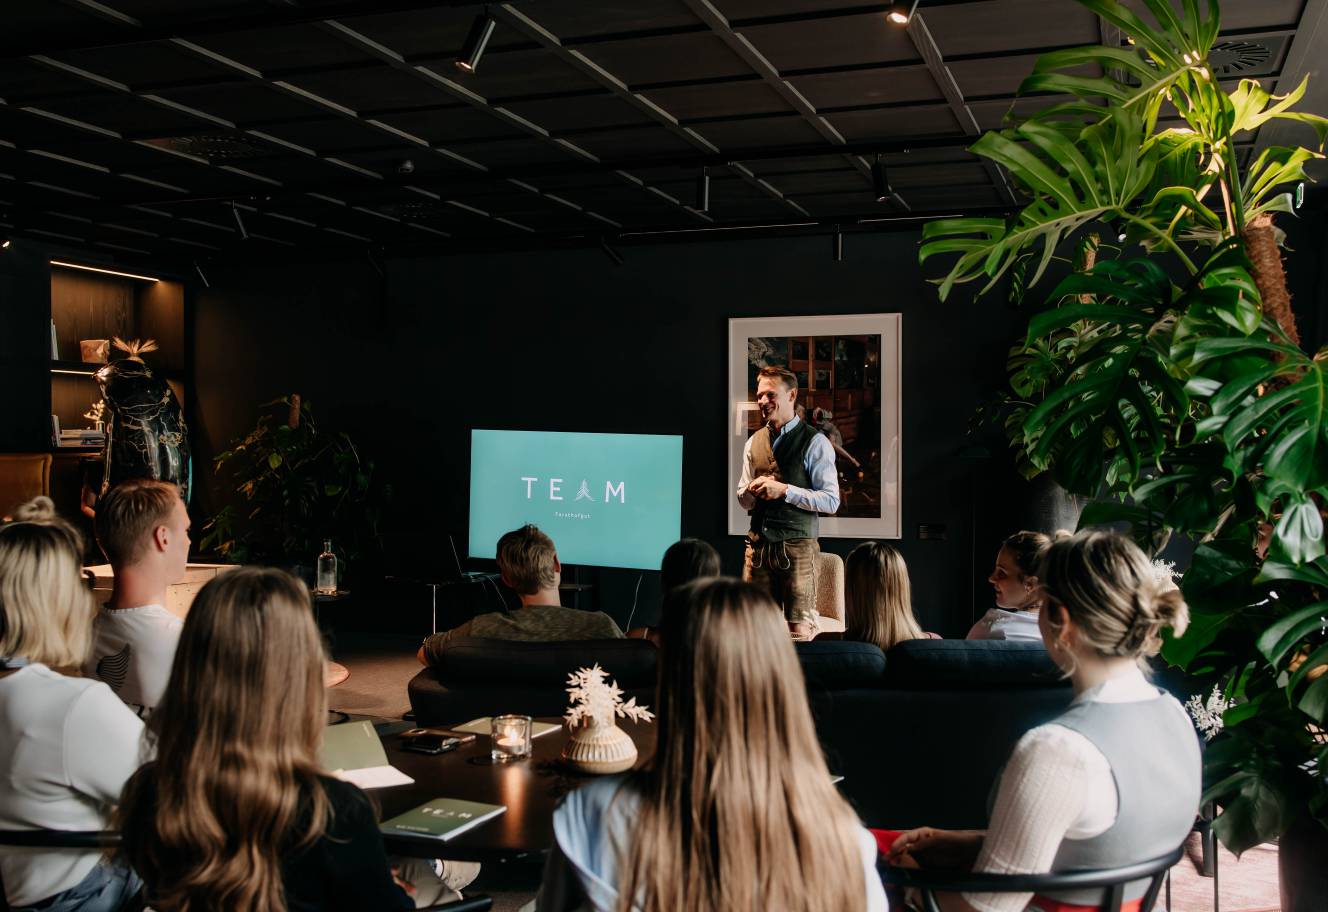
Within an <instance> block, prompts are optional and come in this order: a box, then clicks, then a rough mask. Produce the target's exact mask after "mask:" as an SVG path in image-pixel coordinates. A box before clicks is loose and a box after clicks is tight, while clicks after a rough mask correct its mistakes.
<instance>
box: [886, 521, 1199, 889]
mask: <svg viewBox="0 0 1328 912" xmlns="http://www.w3.org/2000/svg"><path fill="white" fill-rule="evenodd" d="M1038 578H1039V579H1040V580H1041V583H1042V590H1043V598H1044V599H1045V602H1044V607H1043V608H1042V611H1041V613H1040V616H1039V618H1038V623H1039V624H1040V625H1041V627H1042V634H1043V640H1044V642H1045V643H1046V644H1047V652H1048V653H1049V654H1050V655H1051V657H1052V660H1053V661H1055V663H1056V664H1057V665H1058V666H1059V667H1060V668H1061V670H1062V671H1063V672H1064V674H1065V675H1066V676H1067V677H1068V678H1069V679H1070V682H1071V684H1072V685H1073V689H1074V700H1073V702H1072V703H1071V705H1070V708H1069V709H1068V710H1067V711H1066V712H1065V713H1063V714H1062V715H1061V716H1059V717H1058V718H1056V719H1054V720H1053V721H1052V722H1050V723H1048V724H1046V725H1042V726H1039V727H1037V728H1034V729H1032V730H1031V731H1029V732H1028V733H1026V734H1025V735H1024V736H1023V738H1021V739H1020V740H1019V742H1018V744H1016V745H1015V748H1014V751H1013V753H1012V754H1011V756H1010V759H1009V760H1008V761H1007V763H1006V766H1005V770H1004V772H1003V773H1002V774H1001V778H1000V782H999V784H998V787H997V790H996V793H995V803H994V805H993V807H992V810H991V818H990V820H991V823H990V826H989V828H988V829H987V830H986V831H985V832H982V831H967V832H959V831H953V830H937V829H933V828H931V827H923V828H921V829H916V830H910V831H908V832H906V833H903V834H901V835H900V836H899V837H898V838H897V839H896V840H895V841H894V843H893V845H892V846H891V847H890V850H889V859H890V861H891V862H892V863H895V864H903V865H909V866H922V867H958V868H965V869H967V868H972V869H973V870H975V871H980V872H989V873H998V874H1013V873H1034V872H1046V871H1056V872H1061V871H1072V870H1091V869H1101V868H1113V867H1119V866H1122V865H1126V864H1131V863H1135V862H1141V861H1148V860H1151V859H1153V858H1157V857H1159V856H1162V855H1165V854H1166V853H1168V852H1170V851H1172V850H1174V849H1175V848H1176V847H1177V846H1179V845H1180V844H1181V842H1182V841H1183V840H1184V839H1185V837H1186V835H1187V834H1188V833H1189V832H1190V829H1191V827H1192V826H1193V825H1194V817H1195V813H1196V812H1197V810H1198V807H1199V793H1200V779H1201V769H1200V758H1199V744H1198V739H1197V737H1196V736H1195V733H1194V728H1193V726H1192V725H1191V724H1190V721H1189V718H1188V717H1187V716H1186V715H1185V711H1184V710H1183V709H1182V708H1181V706H1180V704H1179V703H1177V702H1176V701H1175V699H1173V698H1172V697H1171V696H1169V695H1168V694H1166V693H1165V692H1164V691H1161V690H1159V689H1158V688H1157V687H1154V686H1153V685H1152V684H1150V683H1149V682H1148V680H1147V678H1146V677H1145V676H1144V671H1143V667H1144V661H1145V660H1146V659H1147V657H1149V656H1151V655H1154V654H1156V653H1157V650H1158V648H1159V647H1160V646H1161V632H1162V630H1163V629H1165V628H1170V629H1171V630H1173V631H1175V632H1176V633H1181V632H1183V631H1184V630H1185V627H1186V624H1187V622H1188V618H1189V612H1188V609H1187V608H1186V605H1185V601H1184V599H1183V598H1182V596H1181V593H1180V591H1179V590H1177V589H1175V588H1174V587H1168V586H1167V585H1166V583H1165V581H1163V580H1160V579H1158V577H1157V575H1156V574H1155V573H1154V570H1153V566H1152V564H1150V563H1149V561H1148V559H1147V558H1146V557H1145V556H1144V554H1143V552H1142V551H1140V550H1139V548H1138V547H1136V546H1135V545H1134V544H1133V543H1132V542H1130V541H1129V540H1127V539H1125V538H1123V537H1121V536H1119V535H1116V534H1114V533H1110V532H1081V533H1079V534H1078V535H1074V536H1070V535H1068V534H1066V533H1061V534H1059V535H1058V537H1057V539H1056V541H1055V542H1053V543H1052V545H1051V546H1050V547H1049V548H1048V549H1047V551H1046V553H1045V554H1044V555H1043V557H1042V560H1041V563H1040V565H1039V568H1038ZM1146 886H1147V881H1142V882H1135V883H1132V884H1130V885H1128V886H1127V888H1126V894H1125V898H1126V900H1127V902H1126V904H1125V905H1124V906H1123V907H1122V908H1123V909H1125V910H1127V912H1128V910H1131V909H1137V908H1138V906H1139V897H1141V896H1142V894H1143V892H1144V889H1145V887H1146ZM1100 900H1101V890H1088V891H1077V892H1076V891H1069V892H1065V893H1060V892H1058V893H1056V894H1054V895H1049V896H1042V895H1038V896H1034V895H1032V894H1014V893H1006V894H971V893H964V894H957V893H952V894H944V895H942V896H941V908H942V909H944V910H946V912H969V910H981V912H1021V910H1024V909H1037V910H1043V912H1066V910H1070V909H1074V908H1076V907H1081V906H1092V907H1094V908H1096V904H1097V903H1098V902H1099V901H1100Z"/></svg>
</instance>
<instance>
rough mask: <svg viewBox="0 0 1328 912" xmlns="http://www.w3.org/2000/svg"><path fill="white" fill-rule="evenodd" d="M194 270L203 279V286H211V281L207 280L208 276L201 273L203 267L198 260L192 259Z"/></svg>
mask: <svg viewBox="0 0 1328 912" xmlns="http://www.w3.org/2000/svg"><path fill="white" fill-rule="evenodd" d="M194 272H197V273H198V277H199V278H200V279H201V280H202V281H203V287H204V288H211V287H212V283H211V282H209V281H208V277H207V276H205V275H204V274H203V267H202V266H200V265H199V264H198V260H194Z"/></svg>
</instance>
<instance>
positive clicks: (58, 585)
mask: <svg viewBox="0 0 1328 912" xmlns="http://www.w3.org/2000/svg"><path fill="white" fill-rule="evenodd" d="M82 554H83V538H82V536H80V535H79V534H78V532H77V531H76V530H75V529H74V527H73V526H71V525H69V524H68V523H67V522H65V521H64V520H62V519H60V518H59V517H58V516H57V515H56V513H55V505H54V504H53V503H52V502H51V499H50V498H49V497H38V498H36V499H35V500H30V501H28V502H27V503H25V504H22V505H21V506H19V507H18V508H17V509H16V510H14V514H13V518H12V520H11V521H9V522H7V523H5V524H3V525H0V656H5V657H8V658H23V659H27V660H28V661H29V662H41V663H42V664H43V665H47V666H50V667H53V668H69V667H77V666H78V665H81V664H82V663H83V659H84V658H85V657H86V656H87V653H88V648H89V647H90V645H91V643H92V618H93V615H94V614H95V613H96V608H97V605H96V602H95V601H94V600H93V598H92V593H90V592H89V591H88V588H87V586H86V585H85V584H84V580H83V576H82V574H81V573H80V570H79V567H80V564H81V556H82Z"/></svg>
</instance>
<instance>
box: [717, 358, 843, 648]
mask: <svg viewBox="0 0 1328 912" xmlns="http://www.w3.org/2000/svg"><path fill="white" fill-rule="evenodd" d="M797 398H798V378H797V376H796V375H795V374H793V372H792V371H788V370H785V369H784V368H782V367H765V368H762V369H761V371H760V373H758V374H757V375H756V405H757V407H758V408H759V409H760V410H761V419H762V420H763V421H764V422H765V425H764V426H763V427H761V428H759V429H758V430H757V431H756V433H754V434H752V436H751V437H749V438H748V439H747V446H746V448H745V449H744V450H743V454H742V477H741V478H740V479H739V481H738V492H737V493H738V503H740V504H742V506H743V509H745V510H747V511H748V512H750V513H751V516H752V525H751V530H750V531H749V532H748V533H747V544H746V554H745V556H744V559H743V566H742V578H743V579H745V580H751V581H752V582H755V583H757V584H759V585H762V586H768V587H769V589H770V594H771V595H772V596H773V597H774V599H775V602H776V603H777V604H779V605H780V606H781V607H782V608H783V609H784V618H785V619H786V620H787V621H788V625H789V630H790V631H791V632H792V634H793V638H794V639H795V640H810V639H811V638H812V637H814V636H816V631H817V620H816V558H817V556H818V555H819V554H820V552H821V549H820V546H819V545H818V544H817V542H816V536H817V533H818V531H819V529H820V521H819V518H818V514H821V513H826V514H830V513H834V512H835V511H836V510H838V509H839V477H838V475H837V474H836V472H835V450H834V447H833V446H832V445H831V443H830V440H829V439H828V438H827V437H826V436H825V435H824V434H822V433H820V432H819V431H817V430H816V428H814V427H812V426H811V425H810V424H808V423H807V422H806V421H803V420H802V419H800V418H798V416H797V414H796V412H795V403H796V402H797Z"/></svg>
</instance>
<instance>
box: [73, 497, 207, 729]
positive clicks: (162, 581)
mask: <svg viewBox="0 0 1328 912" xmlns="http://www.w3.org/2000/svg"><path fill="white" fill-rule="evenodd" d="M96 523H97V542H98V544H100V545H101V549H102V551H104V552H106V559H107V560H108V561H109V562H110V564H111V571H112V573H113V574H114V576H115V583H114V589H113V590H112V592H111V600H110V601H109V602H107V603H106V610H104V611H102V612H101V613H100V614H99V615H98V616H97V619H96V621H95V622H94V625H93V633H92V652H91V653H90V654H89V655H88V659H87V661H86V662H85V663H84V665H83V673H84V675H86V676H87V677H90V678H97V679H99V680H101V681H104V682H105V683H106V684H107V685H109V686H110V688H111V690H113V691H115V693H116V695H117V696H119V698H120V699H121V700H123V701H124V702H125V703H126V705H128V706H129V708H130V709H132V710H133V711H134V712H136V713H138V715H139V716H146V715H147V714H148V713H150V712H151V711H152V710H153V709H155V708H156V706H157V704H158V703H159V702H160V701H161V695H162V694H163V693H164V692H165V690H166V682H167V680H168V679H169V678H170V676H171V663H172V662H173V661H174V660H175V647H176V644H177V643H179V641H180V629H181V628H182V627H183V626H184V614H185V612H183V611H180V612H179V613H178V614H177V613H175V612H172V611H171V610H170V609H168V608H167V607H166V590H167V588H168V587H169V586H170V585H171V584H172V583H175V582H178V581H179V580H180V579H181V578H183V577H184V573H185V565H186V563H187V562H188V560H189V512H188V511H187V510H186V509H185V506H184V501H183V500H181V499H180V489H179V488H178V487H177V486H175V485H174V484H170V483H169V482H164V481H154V480H152V479H147V478H135V479H131V480H129V481H125V482H122V483H120V484H118V485H116V486H115V487H114V488H111V490H109V491H108V492H106V494H105V495H104V496H103V497H102V498H101V500H100V501H98V502H97V519H96Z"/></svg>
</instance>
